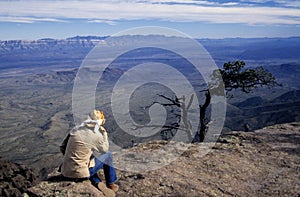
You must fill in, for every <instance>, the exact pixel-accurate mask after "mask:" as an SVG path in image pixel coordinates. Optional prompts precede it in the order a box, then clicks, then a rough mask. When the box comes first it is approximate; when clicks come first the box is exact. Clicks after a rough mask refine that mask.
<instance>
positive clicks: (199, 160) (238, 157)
mask: <svg viewBox="0 0 300 197" xmlns="http://www.w3.org/2000/svg"><path fill="white" fill-rule="evenodd" d="M164 144H165V142H161V141H157V142H151V143H148V144H139V145H137V146H135V147H133V148H131V151H132V150H133V151H143V150H145V149H150V150H151V149H152V148H153V149H154V148H155V149H157V148H159V147H162V146H164ZM201 147H203V144H192V145H191V146H190V148H189V149H188V150H187V151H185V152H184V153H183V154H182V155H181V157H179V158H178V159H177V160H176V161H174V162H172V163H171V164H169V165H166V166H164V167H162V168H160V169H157V170H154V171H149V172H142V173H131V172H124V171H118V177H119V180H118V184H119V185H120V191H119V192H118V193H117V196H121V197H122V196H299V195H300V123H289V124H282V125H275V126H271V127H267V128H264V129H261V130H257V131H255V132H247V133H246V132H230V133H228V134H226V135H223V136H222V137H220V139H219V141H218V143H216V144H215V145H214V146H213V149H212V151H211V152H209V153H208V154H206V155H204V156H201V154H199V153H200V152H201ZM24 195H27V196H103V194H102V193H101V192H100V191H98V190H97V189H96V188H95V187H93V186H92V185H91V184H90V182H89V181H84V182H80V183H75V182H70V181H62V180H60V179H59V175H58V174H56V173H53V174H50V175H49V178H48V180H46V181H43V182H41V183H39V184H38V185H36V186H34V187H31V188H29V189H28V190H27V193H26V194H24Z"/></svg>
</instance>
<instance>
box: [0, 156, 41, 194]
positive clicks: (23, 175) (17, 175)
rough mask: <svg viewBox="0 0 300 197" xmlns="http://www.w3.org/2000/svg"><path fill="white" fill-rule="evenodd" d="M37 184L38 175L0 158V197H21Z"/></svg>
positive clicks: (22, 166)
mask: <svg viewBox="0 0 300 197" xmlns="http://www.w3.org/2000/svg"><path fill="white" fill-rule="evenodd" d="M38 182H39V179H38V173H37V172H35V171H34V170H31V169H28V168H27V167H25V166H24V165H20V164H17V163H12V162H9V161H7V160H5V159H3V158H0V196H21V195H22V193H24V192H25V191H26V190H27V188H29V187H32V186H33V185H35V184H37V183H38Z"/></svg>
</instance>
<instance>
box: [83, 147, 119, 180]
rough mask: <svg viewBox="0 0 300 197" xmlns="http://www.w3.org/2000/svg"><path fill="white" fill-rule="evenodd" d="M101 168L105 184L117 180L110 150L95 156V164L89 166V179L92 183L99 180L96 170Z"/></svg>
mask: <svg viewBox="0 0 300 197" xmlns="http://www.w3.org/2000/svg"><path fill="white" fill-rule="evenodd" d="M102 168H103V171H104V176H105V180H106V185H109V184H112V183H114V182H116V181H117V175H116V171H115V168H114V165H113V159H112V154H111V152H107V153H105V154H102V155H100V156H99V157H96V158H95V166H94V167H92V168H89V171H90V178H89V179H90V181H91V182H92V183H93V184H95V185H96V184H98V183H100V182H101V179H100V178H99V176H98V174H97V172H98V171H99V170H100V169H102Z"/></svg>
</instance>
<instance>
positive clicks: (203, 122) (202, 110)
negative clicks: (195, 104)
mask: <svg viewBox="0 0 300 197" xmlns="http://www.w3.org/2000/svg"><path fill="white" fill-rule="evenodd" d="M210 101H211V95H210V92H209V90H207V92H206V93H205V102H204V104H203V105H202V106H200V124H201V126H200V131H199V141H200V142H203V141H204V138H205V134H206V131H207V128H208V127H207V119H206V109H207V107H208V106H209V104H210Z"/></svg>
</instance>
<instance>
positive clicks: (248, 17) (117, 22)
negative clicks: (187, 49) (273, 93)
mask: <svg viewBox="0 0 300 197" xmlns="http://www.w3.org/2000/svg"><path fill="white" fill-rule="evenodd" d="M141 26H163V27H169V28H174V29H177V30H179V31H182V32H184V33H186V34H188V35H190V36H192V37H194V38H224V37H291V36H300V0H161V1H158V0H149V1H143V0H125V1H119V0H102V1H100V0H76V1H75V0H53V1H50V0H39V1H38V0H26V1H25V0H2V1H0V40H11V39H31V40H34V39H40V38H59V39H60V38H66V37H72V36H76V35H82V36H85V35H97V36H106V35H112V34H115V33H118V32H119V31H122V30H125V29H128V28H133V27H141Z"/></svg>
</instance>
